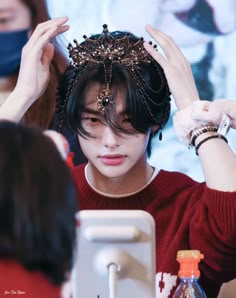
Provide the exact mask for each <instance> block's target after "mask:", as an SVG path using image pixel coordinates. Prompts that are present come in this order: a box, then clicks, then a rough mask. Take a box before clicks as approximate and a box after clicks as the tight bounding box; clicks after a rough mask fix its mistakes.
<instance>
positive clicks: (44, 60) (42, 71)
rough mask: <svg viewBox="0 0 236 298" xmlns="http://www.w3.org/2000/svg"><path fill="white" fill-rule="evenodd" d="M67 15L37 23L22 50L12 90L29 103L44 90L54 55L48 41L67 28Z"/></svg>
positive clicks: (52, 47)
mask: <svg viewBox="0 0 236 298" xmlns="http://www.w3.org/2000/svg"><path fill="white" fill-rule="evenodd" d="M67 20H68V18H67V17H60V18H55V19H53V20H49V21H46V22H44V23H41V24H39V25H38V26H37V27H36V29H35V30H34V32H33V34H32V35H31V37H30V39H29V41H28V42H27V44H26V45H25V46H24V48H23V50H22V57H21V65H20V72H19V76H18V81H17V85H16V88H15V90H14V91H16V92H17V94H18V96H23V98H26V99H28V100H29V101H30V102H31V104H32V103H33V102H34V101H35V100H36V99H37V98H38V97H39V96H40V95H41V94H42V93H43V92H44V90H45V89H46V87H47V84H48V81H49V77H50V73H49V67H50V63H51V61H52V58H53V55H54V46H53V45H52V44H51V43H50V41H51V40H52V39H53V38H54V37H56V36H57V35H59V34H61V33H63V32H65V31H67V30H68V29H69V26H68V25H65V23H66V22H67Z"/></svg>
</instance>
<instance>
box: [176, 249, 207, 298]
mask: <svg viewBox="0 0 236 298" xmlns="http://www.w3.org/2000/svg"><path fill="white" fill-rule="evenodd" d="M203 257H204V256H203V254H201V253H200V251H199V250H179V251H178V253H177V261H178V262H179V264H180V269H179V272H178V277H179V279H180V283H179V285H178V287H177V289H176V291H175V293H174V296H173V298H206V294H205V293H204V291H203V289H202V288H201V286H200V284H199V282H198V279H199V277H200V271H199V269H198V263H199V262H200V261H201V259H203Z"/></svg>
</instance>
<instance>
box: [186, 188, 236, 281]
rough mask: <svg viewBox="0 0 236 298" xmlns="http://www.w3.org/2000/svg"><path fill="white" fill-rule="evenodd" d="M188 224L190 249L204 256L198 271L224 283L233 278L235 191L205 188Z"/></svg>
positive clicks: (235, 223)
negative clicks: (198, 251) (197, 250)
mask: <svg viewBox="0 0 236 298" xmlns="http://www.w3.org/2000/svg"><path fill="white" fill-rule="evenodd" d="M200 201H201V204H199V206H198V207H197V208H196V211H195V214H194V216H193V217H192V220H191V222H190V235H189V239H190V246H191V248H192V249H199V250H200V251H201V252H202V253H203V254H204V256H205V258H204V260H203V262H202V264H201V271H203V272H204V274H205V275H206V276H208V278H210V279H213V280H215V281H218V282H225V281H228V280H231V279H232V278H235V277H236V269H235V268H236V192H221V191H217V190H212V189H209V188H208V187H207V186H206V187H204V190H203V193H202V196H201V200H200Z"/></svg>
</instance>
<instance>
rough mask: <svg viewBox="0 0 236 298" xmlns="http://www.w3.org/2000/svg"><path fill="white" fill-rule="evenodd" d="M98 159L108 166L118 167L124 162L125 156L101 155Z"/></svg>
mask: <svg viewBox="0 0 236 298" xmlns="http://www.w3.org/2000/svg"><path fill="white" fill-rule="evenodd" d="M100 158H101V160H102V162H103V163H104V164H105V165H108V166H118V165H120V164H122V163H123V162H124V160H125V156H124V155H121V154H112V155H103V156H101V157H100Z"/></svg>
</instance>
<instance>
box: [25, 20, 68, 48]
mask: <svg viewBox="0 0 236 298" xmlns="http://www.w3.org/2000/svg"><path fill="white" fill-rule="evenodd" d="M67 20H68V18H67V17H60V18H55V19H53V20H49V21H46V22H44V23H41V24H39V25H38V26H37V27H36V29H35V30H34V32H33V34H32V35H31V37H30V39H29V41H28V42H27V44H26V46H25V47H24V49H23V51H24V50H25V51H26V50H28V49H31V48H34V49H35V50H39V49H42V48H43V47H44V46H46V44H48V43H49V42H50V41H51V40H52V39H53V38H54V37H56V36H57V35H59V34H61V33H64V32H66V31H67V30H68V29H69V26H68V25H65V23H66V22H67Z"/></svg>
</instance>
